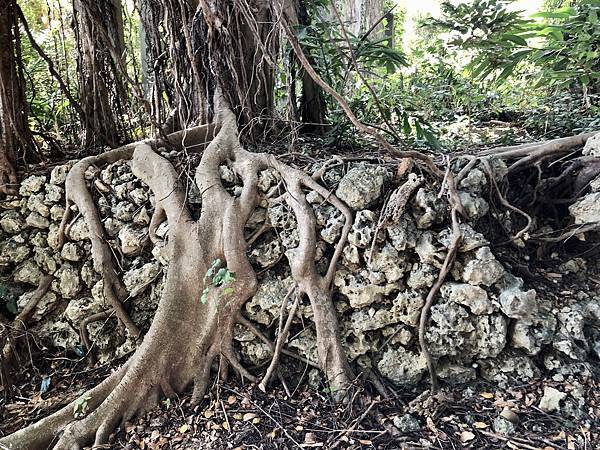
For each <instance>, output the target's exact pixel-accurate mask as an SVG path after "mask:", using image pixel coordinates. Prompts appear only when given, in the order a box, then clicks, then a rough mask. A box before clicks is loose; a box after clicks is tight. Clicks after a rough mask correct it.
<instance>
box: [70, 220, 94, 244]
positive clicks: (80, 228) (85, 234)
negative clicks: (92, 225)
mask: <svg viewBox="0 0 600 450" xmlns="http://www.w3.org/2000/svg"><path fill="white" fill-rule="evenodd" d="M89 235H90V231H89V228H88V226H87V223H86V222H85V220H84V219H83V217H79V218H78V219H77V220H76V221H75V222H74V223H73V225H72V226H71V227H70V228H69V238H70V239H71V240H73V241H76V242H79V241H83V240H86V239H88V238H89Z"/></svg>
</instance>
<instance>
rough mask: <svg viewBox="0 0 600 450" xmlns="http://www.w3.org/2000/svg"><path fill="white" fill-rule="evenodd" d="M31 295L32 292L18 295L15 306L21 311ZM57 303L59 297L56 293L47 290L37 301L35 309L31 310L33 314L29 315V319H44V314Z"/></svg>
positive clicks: (36, 320) (50, 310)
mask: <svg viewBox="0 0 600 450" xmlns="http://www.w3.org/2000/svg"><path fill="white" fill-rule="evenodd" d="M32 296H33V292H27V293H26V294H23V295H21V297H19V300H18V302H17V306H18V307H19V310H20V311H22V310H23V308H25V306H27V304H28V303H29V300H31V297H32ZM58 303H59V298H58V297H57V295H56V294H55V293H54V292H52V291H50V290H49V291H48V292H46V293H45V294H44V296H43V297H42V298H41V299H40V300H39V301H38V302H37V305H36V307H35V310H34V311H33V314H32V315H31V318H30V320H31V321H32V322H39V321H40V320H44V319H45V318H46V316H47V315H48V314H50V313H51V312H52V311H53V310H54V309H55V308H56V307H57V306H58Z"/></svg>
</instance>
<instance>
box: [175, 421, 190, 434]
mask: <svg viewBox="0 0 600 450" xmlns="http://www.w3.org/2000/svg"><path fill="white" fill-rule="evenodd" d="M189 429H190V426H189V425H188V424H187V423H184V424H183V425H181V426H180V427H179V428H178V430H177V431H179V432H180V433H185V432H186V431H187V430H189Z"/></svg>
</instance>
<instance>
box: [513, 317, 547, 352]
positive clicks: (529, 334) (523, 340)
mask: <svg viewBox="0 0 600 450" xmlns="http://www.w3.org/2000/svg"><path fill="white" fill-rule="evenodd" d="M555 331H556V317H554V315H552V314H550V313H548V312H541V313H539V314H536V315H535V316H534V317H533V318H531V319H530V320H516V321H515V323H514V326H513V329H512V334H511V344H512V346H513V347H514V348H518V349H521V350H523V351H524V352H525V353H527V354H528V355H537V354H538V353H539V352H540V351H541V349H542V347H543V346H544V345H547V344H550V343H551V342H552V338H553V337H554V333H555Z"/></svg>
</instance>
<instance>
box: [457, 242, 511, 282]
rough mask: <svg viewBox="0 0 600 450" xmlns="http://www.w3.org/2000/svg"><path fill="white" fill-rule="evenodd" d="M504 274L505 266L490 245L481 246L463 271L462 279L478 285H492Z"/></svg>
mask: <svg viewBox="0 0 600 450" xmlns="http://www.w3.org/2000/svg"><path fill="white" fill-rule="evenodd" d="M502 275H504V268H503V267H502V264H500V263H499V262H498V261H497V260H496V258H495V257H494V255H493V254H492V252H491V250H490V248H489V247H481V248H478V249H477V250H476V251H475V255H474V257H472V258H471V259H470V260H469V261H468V262H467V264H466V265H465V267H464V269H463V271H462V279H463V281H465V282H466V283H469V284H472V285H475V286H478V285H484V286H491V285H492V284H494V283H495V282H496V281H498V280H499V279H500V278H501V277H502Z"/></svg>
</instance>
